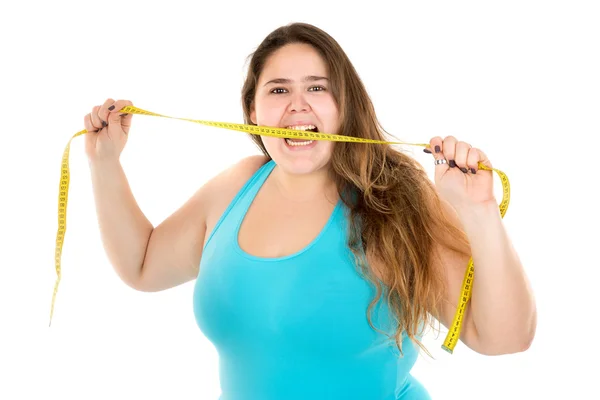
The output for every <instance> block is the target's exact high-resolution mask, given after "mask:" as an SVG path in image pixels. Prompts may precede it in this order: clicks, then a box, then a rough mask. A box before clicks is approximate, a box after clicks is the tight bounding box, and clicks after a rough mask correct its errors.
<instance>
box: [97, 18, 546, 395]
mask: <svg viewBox="0 0 600 400" xmlns="http://www.w3.org/2000/svg"><path fill="white" fill-rule="evenodd" d="M242 102H243V110H244V119H245V122H246V123H247V124H254V125H265V126H276V127H281V128H291V129H300V130H317V131H319V132H325V133H334V134H342V135H347V136H357V137H362V138H369V139H378V140H385V137H384V136H383V134H382V132H383V130H382V129H381V128H380V126H379V124H378V121H377V119H376V115H375V112H374V110H373V106H372V103H371V101H370V99H369V96H368V95H367V92H366V90H365V88H364V86H363V84H362V83H361V81H360V79H359V77H358V75H357V73H356V71H355V70H354V68H353V66H352V64H351V63H350V61H349V60H348V58H347V56H346V54H345V53H344V51H343V50H342V49H341V48H340V46H339V45H338V43H337V42H336V41H335V40H334V39H333V38H331V37H330V36H329V35H328V34H326V33H325V32H323V31H322V30H320V29H318V28H316V27H314V26H311V25H308V24H301V23H297V24H291V25H288V26H284V27H281V28H279V29H277V30H275V31H274V32H272V33H271V34H270V35H269V36H268V37H267V38H266V39H265V40H264V41H263V43H262V44H261V45H260V46H259V47H258V48H257V50H256V51H255V52H254V53H253V55H252V58H251V62H250V65H249V71H248V76H247V79H246V82H245V84H244V86H243V90H242ZM129 104H132V103H131V102H129V101H126V100H119V101H114V100H112V99H108V100H107V101H106V102H104V104H103V105H102V106H97V107H94V109H93V110H92V113H91V114H88V115H87V116H86V118H85V126H86V129H87V130H88V131H90V132H92V131H94V130H95V131H97V132H96V133H92V134H89V135H86V153H87V155H88V157H89V160H90V168H91V173H92V179H93V187H94V193H95V201H96V206H97V212H98V218H99V223H100V229H101V233H102V240H103V243H104V245H105V248H106V251H107V253H108V257H109V259H110V261H111V263H112V264H113V266H114V268H115V270H116V272H117V273H118V274H119V276H120V277H121V279H123V281H124V282H126V283H127V284H128V285H130V286H131V287H133V288H135V289H137V290H141V291H148V292H149V291H159V290H165V289H168V288H171V287H174V286H177V285H180V284H183V283H185V282H188V281H190V280H192V279H196V278H197V279H196V283H195V290H194V303H193V305H194V313H195V317H196V320H197V323H198V325H199V327H200V328H201V330H202V332H203V333H204V334H205V335H206V337H207V338H208V339H210V340H211V341H212V343H213V344H214V345H215V347H216V349H217V350H218V352H219V356H220V372H221V375H220V377H221V378H220V381H221V388H222V399H223V400H239V399H262V400H270V399H329V400H332V399H427V398H430V397H429V395H428V393H427V390H426V389H425V388H424V387H423V386H422V385H421V384H420V383H419V382H418V381H417V380H415V379H414V378H413V377H412V376H411V374H410V370H411V368H412V366H413V364H414V363H415V361H416V357H417V355H418V350H417V349H418V348H419V347H422V345H421V343H420V339H421V338H422V335H423V328H424V326H425V325H426V324H427V323H429V324H430V325H431V324H432V323H433V322H435V321H436V320H437V321H439V322H441V323H442V324H443V325H445V326H446V327H448V326H449V325H450V323H451V322H452V318H453V316H454V313H455V311H456V307H457V302H458V298H459V294H460V289H461V284H462V279H463V276H464V273H465V268H466V266H467V264H468V261H469V257H470V255H471V254H472V255H473V259H474V263H475V266H476V279H475V283H474V286H473V292H472V298H471V301H470V303H469V305H468V307H467V310H466V312H465V315H464V320H463V328H462V333H461V340H462V342H463V343H465V344H466V345H467V346H468V347H470V348H471V349H473V350H474V351H476V352H479V353H481V354H487V355H491V354H496V355H497V354H507V353H514V352H520V351H524V350H526V349H527V348H528V347H529V345H530V343H531V341H532V340H533V336H534V332H535V326H536V310H535V303H534V299H533V295H532V293H531V289H530V287H529V284H528V282H527V278H526V276H525V274H524V272H523V268H522V266H521V264H520V261H519V259H518V256H517V254H516V253H515V251H514V249H513V248H512V246H511V243H510V240H509V238H508V236H507V234H506V232H505V230H504V227H503V225H502V219H501V216H500V213H499V211H498V203H497V200H496V199H495V198H494V195H493V190H492V183H493V176H492V172H490V171H485V170H478V163H479V162H482V163H483V164H484V165H487V166H491V163H490V161H489V160H488V159H487V157H486V156H485V154H484V153H483V152H482V151H481V150H479V149H476V148H474V147H471V146H470V145H469V144H467V143H464V142H461V141H458V140H457V139H456V138H454V137H451V136H449V137H446V138H444V139H442V138H441V137H435V138H432V139H431V141H430V145H431V149H433V152H431V153H432V156H433V158H434V159H435V160H437V162H436V167H435V186H434V184H433V183H432V182H431V180H430V179H429V178H428V176H427V174H426V171H425V170H424V169H423V168H422V166H421V165H420V164H419V163H418V162H416V161H415V160H414V159H412V158H411V157H409V156H407V155H406V154H403V153H402V152H400V151H398V150H396V149H394V148H392V147H390V146H387V145H371V144H357V143H346V142H331V141H302V140H288V139H281V138H274V137H259V136H255V135H251V139H252V140H254V141H255V142H256V144H257V145H258V147H259V148H260V150H261V151H262V153H263V155H260V156H251V157H247V158H245V159H243V160H241V161H240V162H238V163H237V164H235V165H234V166H232V167H231V168H229V169H228V170H226V171H224V172H222V173H220V174H218V175H217V176H215V177H214V178H213V179H211V180H210V181H208V182H207V183H206V184H205V185H204V186H202V187H201V188H200V189H199V190H198V191H197V192H196V193H195V194H194V195H193V196H192V198H191V199H190V200H189V201H187V202H186V203H185V204H184V205H183V206H182V207H181V208H180V209H179V210H177V211H176V212H175V213H174V214H173V215H172V216H170V217H169V218H167V219H166V220H165V221H164V222H162V223H161V224H160V225H158V226H157V227H156V228H154V227H153V226H152V224H151V223H150V222H149V221H148V219H147V218H146V217H145V216H144V214H143V213H142V211H141V210H140V209H139V207H138V205H137V203H136V201H135V199H134V197H133V195H132V193H131V191H130V188H129V186H128V184H127V181H126V177H125V174H124V172H123V169H122V168H121V165H120V162H119V157H120V154H121V151H122V150H123V147H124V145H125V142H126V140H127V133H128V132H129V129H130V126H131V119H132V116H131V115H125V114H120V113H119V110H120V109H121V108H123V107H124V106H125V105H129ZM105 121H107V122H105ZM446 160H447V162H446ZM198 268H199V269H198Z"/></svg>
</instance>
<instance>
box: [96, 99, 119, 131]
mask: <svg viewBox="0 0 600 400" xmlns="http://www.w3.org/2000/svg"><path fill="white" fill-rule="evenodd" d="M114 102H115V101H114V100H113V99H111V98H108V99H106V101H105V102H104V104H102V105H101V106H100V109H99V110H98V118H100V120H101V121H102V122H103V123H104V126H108V113H109V112H110V111H108V107H110V106H112V105H113V104H114Z"/></svg>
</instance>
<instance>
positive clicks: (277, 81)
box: [263, 75, 329, 86]
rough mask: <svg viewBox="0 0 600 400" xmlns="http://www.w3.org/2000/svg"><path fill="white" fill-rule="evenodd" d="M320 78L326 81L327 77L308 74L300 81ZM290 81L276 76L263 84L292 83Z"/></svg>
mask: <svg viewBox="0 0 600 400" xmlns="http://www.w3.org/2000/svg"><path fill="white" fill-rule="evenodd" d="M322 80H326V81H328V80H329V79H327V78H326V77H324V76H318V75H308V76H305V77H304V79H302V82H314V81H322ZM292 82H293V80H292V79H288V78H277V79H271V80H270V81H268V82H267V83H265V84H264V85H263V86H267V85H269V84H272V83H292Z"/></svg>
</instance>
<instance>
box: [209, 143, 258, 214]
mask: <svg viewBox="0 0 600 400" xmlns="http://www.w3.org/2000/svg"><path fill="white" fill-rule="evenodd" d="M268 161H269V158H268V157H266V156H264V155H252V156H248V157H244V158H242V159H241V160H239V161H237V162H236V163H234V164H232V165H231V166H230V167H228V168H226V169H225V170H223V171H221V172H220V173H219V174H218V175H216V176H215V177H214V178H212V179H211V180H210V181H209V182H207V183H206V186H205V194H206V196H207V200H208V201H207V202H206V204H207V205H208V215H209V218H210V217H211V216H214V215H215V214H217V215H220V214H221V213H222V212H223V211H224V209H225V208H226V207H227V205H228V204H229V202H230V201H231V200H232V199H233V198H234V197H235V195H236V194H237V193H238V192H239V191H240V190H241V189H242V187H243V186H244V184H245V183H246V182H247V181H248V180H249V179H250V178H251V177H252V175H254V174H255V173H256V171H258V170H259V169H260V168H261V167H262V166H263V165H265V164H266V163H267V162H268Z"/></svg>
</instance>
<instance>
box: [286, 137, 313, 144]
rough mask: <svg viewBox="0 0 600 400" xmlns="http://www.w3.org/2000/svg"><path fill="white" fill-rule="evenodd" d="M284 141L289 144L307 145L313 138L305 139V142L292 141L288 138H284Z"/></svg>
mask: <svg viewBox="0 0 600 400" xmlns="http://www.w3.org/2000/svg"><path fill="white" fill-rule="evenodd" d="M285 141H286V143H287V144H289V145H290V146H307V145H309V144H311V143H312V142H313V140H307V141H305V142H292V141H290V140H288V139H285Z"/></svg>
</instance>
